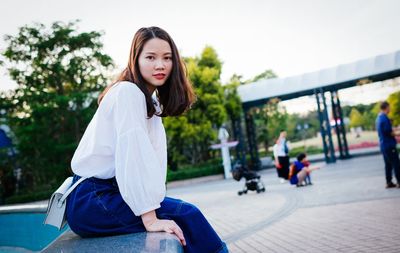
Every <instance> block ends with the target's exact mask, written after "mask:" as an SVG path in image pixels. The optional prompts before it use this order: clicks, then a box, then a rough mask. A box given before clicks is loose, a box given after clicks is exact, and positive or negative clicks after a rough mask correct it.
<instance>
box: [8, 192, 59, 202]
mask: <svg viewBox="0 0 400 253" xmlns="http://www.w3.org/2000/svg"><path fill="white" fill-rule="evenodd" d="M53 192H54V191H53V190H47V191H40V192H31V193H25V194H16V195H13V196H11V197H8V198H6V199H5V204H6V205H7V204H17V203H27V202H33V201H39V200H47V199H49V198H50V196H51V194H53Z"/></svg>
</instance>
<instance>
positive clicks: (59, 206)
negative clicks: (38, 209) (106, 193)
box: [44, 177, 86, 230]
mask: <svg viewBox="0 0 400 253" xmlns="http://www.w3.org/2000/svg"><path fill="white" fill-rule="evenodd" d="M72 179H73V178H72V177H69V178H67V179H66V180H65V181H64V183H63V184H62V185H61V186H60V187H59V188H58V189H57V190H56V191H55V192H54V193H53V194H52V195H51V197H50V200H49V204H48V206H47V211H46V217H45V219H44V224H48V225H51V226H55V227H57V228H58V230H61V229H62V228H63V227H64V226H65V224H67V220H66V215H65V207H66V204H67V201H66V199H67V197H68V195H69V194H70V193H71V192H72V191H73V190H74V189H75V187H76V186H78V184H80V183H81V182H82V181H83V180H85V179H86V178H84V177H82V178H80V179H79V180H78V181H76V182H75V184H73V185H72Z"/></svg>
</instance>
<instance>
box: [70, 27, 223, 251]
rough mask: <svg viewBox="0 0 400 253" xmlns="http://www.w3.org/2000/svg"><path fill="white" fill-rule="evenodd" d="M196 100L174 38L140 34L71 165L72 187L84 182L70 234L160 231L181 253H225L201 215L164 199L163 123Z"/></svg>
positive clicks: (154, 30)
mask: <svg viewBox="0 0 400 253" xmlns="http://www.w3.org/2000/svg"><path fill="white" fill-rule="evenodd" d="M153 94H155V96H153ZM153 97H155V98H153ZM194 99H195V95H194V93H193V89H192V86H191V84H190V82H189V81H188V79H187V75H186V72H185V66H184V63H183V61H182V59H181V58H180V56H179V53H178V50H177V47H176V45H175V43H174V42H173V40H172V38H171V37H170V36H169V35H168V33H167V32H165V31H164V30H162V29H161V28H158V27H149V28H141V29H139V30H138V31H137V33H136V34H135V36H134V38H133V41H132V46H131V51H130V56H129V62H128V66H127V67H126V68H125V69H124V71H123V72H122V73H121V74H120V76H119V78H118V80H117V82H115V83H113V84H112V85H110V86H108V87H107V88H106V89H105V90H104V92H103V93H102V94H101V95H100V97H99V107H98V109H97V111H96V113H95V115H94V116H93V119H92V120H91V122H90V123H89V125H88V127H87V129H86V131H85V133H84V135H83V137H82V139H81V141H80V143H79V146H78V148H77V150H76V151H75V154H74V156H73V158H72V162H71V166H72V170H73V172H74V173H75V176H74V182H76V181H77V180H78V179H79V178H80V177H85V178H87V179H86V180H84V181H83V182H82V183H80V185H78V186H77V187H76V188H75V190H74V191H73V192H72V193H71V194H70V196H69V197H68V202H67V220H68V224H69V226H70V228H71V229H72V230H73V231H74V232H75V233H77V234H78V235H80V236H82V237H94V236H106V235H116V234H125V233H135V232H144V231H148V232H155V231H165V232H168V233H173V234H175V235H176V236H177V237H178V238H179V240H180V242H181V243H182V245H183V246H184V250H185V252H202V253H204V252H228V250H227V248H226V245H225V243H223V242H222V241H221V239H220V238H219V237H218V235H217V234H216V232H215V231H214V229H213V228H212V227H211V226H210V224H209V223H208V222H207V220H206V219H205V217H204V216H203V215H202V213H201V212H200V211H199V209H197V208H196V207H195V206H193V205H192V204H189V203H187V202H184V201H182V200H178V199H172V198H169V197H166V196H165V191H166V190H165V182H166V172H167V145H166V136H165V130H164V127H163V124H162V120H161V117H165V116H177V115H181V114H182V113H184V112H185V111H186V110H188V109H189V108H190V106H191V105H192V103H193V102H194Z"/></svg>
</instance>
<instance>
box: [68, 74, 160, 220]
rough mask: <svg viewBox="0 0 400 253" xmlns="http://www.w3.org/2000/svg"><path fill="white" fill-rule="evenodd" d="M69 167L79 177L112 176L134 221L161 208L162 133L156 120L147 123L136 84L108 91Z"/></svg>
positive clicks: (154, 117) (142, 99)
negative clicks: (134, 218)
mask: <svg viewBox="0 0 400 253" xmlns="http://www.w3.org/2000/svg"><path fill="white" fill-rule="evenodd" d="M156 109H157V110H159V108H158V106H156ZM71 168H72V171H73V172H74V173H75V174H77V175H79V176H81V177H96V178H101V179H107V178H112V177H114V176H115V178H116V180H117V183H118V187H119V190H120V192H121V195H122V198H123V199H124V201H125V202H126V203H127V204H128V206H129V207H130V208H131V209H132V211H133V213H134V214H135V215H137V216H139V215H142V214H143V213H146V212H148V211H151V210H154V209H157V208H159V207H160V203H161V202H162V201H163V199H164V197H165V180H166V173H167V143H166V136H165V130H164V126H163V124H162V120H161V118H160V117H158V116H156V115H154V116H153V117H152V118H150V119H148V118H147V110H146V100H145V96H144V94H143V92H142V91H141V90H140V89H139V88H138V87H137V86H136V85H135V84H133V83H131V82H119V83H117V84H115V85H114V86H113V87H112V88H111V89H110V90H109V91H108V92H107V94H106V95H105V96H104V98H103V100H102V102H101V103H100V105H99V107H98V109H97V111H96V113H95V115H94V116H93V118H92V120H91V121H90V123H89V125H88V127H87V129H86V131H85V133H84V135H83V137H82V139H81V141H80V143H79V146H78V148H77V149H76V151H75V154H74V156H73V158H72V161H71Z"/></svg>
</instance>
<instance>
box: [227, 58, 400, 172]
mask: <svg viewBox="0 0 400 253" xmlns="http://www.w3.org/2000/svg"><path fill="white" fill-rule="evenodd" d="M399 76H400V51H396V52H393V53H390V54H384V55H378V56H375V57H372V58H368V59H364V60H359V61H356V62H353V63H349V64H342V65H339V66H337V67H333V68H326V69H322V70H320V71H315V72H310V73H306V74H303V75H298V76H292V77H286V78H274V79H264V80H260V81H258V82H254V83H250V84H246V85H241V86H239V87H238V94H239V96H240V98H241V100H242V103H243V104H242V106H243V109H244V113H245V121H246V130H247V131H246V132H247V142H248V148H247V150H248V152H249V153H250V156H251V160H252V164H253V167H254V168H259V167H260V165H259V164H260V162H259V161H260V160H259V158H258V148H257V141H256V134H255V131H256V129H255V125H254V121H253V116H252V113H251V112H250V109H251V108H252V107H255V106H262V105H264V104H265V103H266V102H267V101H268V100H269V99H272V98H278V99H280V100H288V99H293V98H297V97H301V96H307V95H313V94H315V96H316V102H317V108H318V118H319V121H320V132H321V137H322V141H323V147H324V153H325V161H326V162H335V161H336V155H335V147H334V145H333V141H332V129H331V127H330V122H331V120H333V121H334V122H335V126H334V131H335V132H336V136H337V138H338V149H339V151H340V158H341V159H346V158H349V157H351V155H350V154H349V149H348V145H347V140H346V131H345V127H344V124H343V114H342V110H341V106H340V99H339V95H338V90H340V89H344V88H348V87H352V86H355V85H357V84H360V83H365V82H378V81H383V80H387V79H390V78H395V77H399ZM326 92H330V97H331V99H330V104H331V107H330V110H332V115H331V116H330V115H329V113H328V109H327V101H326V100H327V99H326V96H325V93H326ZM234 129H235V135H236V136H240V133H241V130H240V123H235V128H234ZM239 144H240V145H239V147H244V141H243V140H242V141H241V142H240V143H239ZM243 149H244V148H243ZM241 159H242V162H245V156H244V155H242V158H241Z"/></svg>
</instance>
